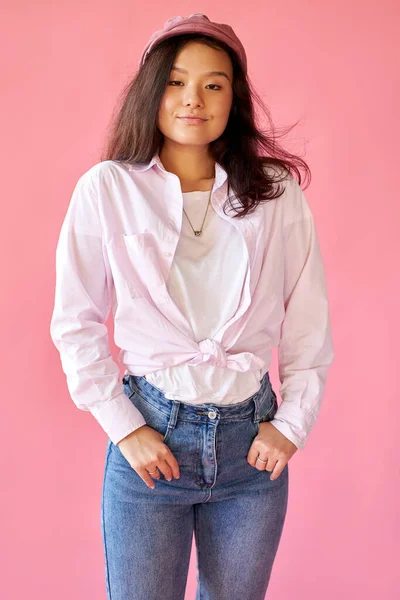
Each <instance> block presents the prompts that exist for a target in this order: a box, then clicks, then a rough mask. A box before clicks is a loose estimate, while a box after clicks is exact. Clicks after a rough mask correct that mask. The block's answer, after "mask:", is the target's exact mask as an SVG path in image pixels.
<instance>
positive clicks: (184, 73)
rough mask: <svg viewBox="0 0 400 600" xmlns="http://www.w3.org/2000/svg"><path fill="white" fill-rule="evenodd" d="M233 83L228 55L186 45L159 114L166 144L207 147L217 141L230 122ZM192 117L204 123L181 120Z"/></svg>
mask: <svg viewBox="0 0 400 600" xmlns="http://www.w3.org/2000/svg"><path fill="white" fill-rule="evenodd" d="M211 71H218V72H220V74H216V73H215V74H209V72H211ZM221 72H222V73H225V75H223V74H221ZM232 83H233V70H232V63H231V59H230V57H229V55H228V54H227V53H226V52H225V51H223V50H217V49H215V48H210V47H209V46H206V45H204V44H199V43H198V42H195V41H193V42H189V43H188V44H186V46H184V48H182V49H181V51H180V52H179V53H178V54H177V56H176V58H175V61H174V65H173V68H172V70H171V73H170V77H169V80H168V83H167V86H166V89H165V92H164V95H163V98H162V100H161V103H160V108H159V112H158V120H157V126H158V128H159V130H160V131H161V133H162V134H163V135H164V137H165V140H164V143H168V144H171V143H176V144H182V145H185V146H188V145H192V146H207V145H208V144H209V143H210V142H212V141H213V140H215V139H217V138H218V137H219V136H220V135H221V134H222V133H223V132H224V130H225V127H226V124H227V122H228V119H229V113H230V110H231V106H232V97H233V92H232ZM189 114H194V115H196V116H198V117H201V118H203V119H205V120H204V121H202V122H201V124H196V123H194V122H193V121H185V120H184V119H182V118H181V117H184V116H186V115H189Z"/></svg>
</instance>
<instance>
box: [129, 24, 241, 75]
mask: <svg viewBox="0 0 400 600" xmlns="http://www.w3.org/2000/svg"><path fill="white" fill-rule="evenodd" d="M182 33H204V34H205V35H210V36H212V37H214V38H216V39H217V40H221V41H222V42H225V44H227V45H228V46H229V47H230V48H232V50H234V51H235V52H236V54H237V56H238V58H239V60H240V61H241V63H242V67H243V69H244V72H245V73H246V72H247V57H246V52H245V49H244V47H243V44H242V42H241V41H240V40H239V38H238V37H237V35H236V34H235V32H234V31H233V29H232V27H230V25H225V24H224V23H213V21H210V19H209V18H208V17H207V15H204V14H202V13H195V14H193V15H189V16H188V17H181V16H178V17H172V18H171V19H168V21H166V22H165V23H164V28H163V29H159V30H158V31H155V32H154V33H153V35H152V36H151V38H150V39H149V41H148V42H147V44H146V46H145V48H144V50H143V53H142V56H141V58H140V66H142V65H143V63H144V61H145V60H146V58H147V55H148V54H149V52H150V51H151V50H152V49H153V48H154V46H156V45H157V44H158V43H159V42H161V41H163V40H166V39H167V38H170V37H174V36H176V35H180V34H182Z"/></svg>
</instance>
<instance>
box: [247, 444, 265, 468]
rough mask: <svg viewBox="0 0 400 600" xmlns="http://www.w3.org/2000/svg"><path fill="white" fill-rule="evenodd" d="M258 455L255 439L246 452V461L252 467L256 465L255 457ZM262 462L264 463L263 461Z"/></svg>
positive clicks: (258, 449) (258, 448)
mask: <svg viewBox="0 0 400 600" xmlns="http://www.w3.org/2000/svg"><path fill="white" fill-rule="evenodd" d="M259 456H260V447H259V446H258V442H257V441H256V440H254V441H253V443H252V445H251V446H250V450H249V452H248V454H247V462H248V463H249V465H251V466H252V467H255V466H256V461H257V458H258V457H259ZM263 464H264V463H263Z"/></svg>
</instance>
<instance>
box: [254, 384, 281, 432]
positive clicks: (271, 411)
mask: <svg viewBox="0 0 400 600" xmlns="http://www.w3.org/2000/svg"><path fill="white" fill-rule="evenodd" d="M271 391H272V394H273V398H272V405H271V406H270V408H268V409H267V411H266V412H264V411H263V413H264V414H262V415H261V417H260V420H259V421H258V423H256V422H255V421H254V420H253V425H254V427H255V430H256V432H257V434H258V433H259V431H260V423H265V422H266V421H272V419H273V418H274V417H275V415H276V411H277V410H278V400H277V397H276V394H275V392H274V391H273V390H272V388H271Z"/></svg>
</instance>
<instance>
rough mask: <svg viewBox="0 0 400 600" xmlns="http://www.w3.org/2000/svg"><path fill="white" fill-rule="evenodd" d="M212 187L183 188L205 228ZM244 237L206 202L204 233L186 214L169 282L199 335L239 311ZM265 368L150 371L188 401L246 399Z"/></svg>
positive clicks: (190, 211)
mask: <svg viewBox="0 0 400 600" xmlns="http://www.w3.org/2000/svg"><path fill="white" fill-rule="evenodd" d="M209 194H210V192H209V191H194V192H184V193H183V206H184V209H185V211H186V213H187V215H188V217H189V219H190V222H191V223H192V225H193V228H194V229H196V230H197V229H201V225H202V222H203V219H204V214H205V211H206V208H207V202H208V198H209ZM247 263H248V256H247V251H246V247H245V243H244V240H243V238H242V236H241V234H240V233H239V231H237V229H236V228H235V226H234V225H232V224H231V223H229V222H228V221H226V220H224V219H223V218H221V217H219V215H218V214H217V213H216V212H215V211H214V209H213V207H212V204H211V203H210V205H209V207H208V212H207V216H206V220H205V222H204V226H203V231H202V233H201V235H199V236H195V235H194V233H193V230H192V228H191V226H190V224H189V222H188V219H187V217H186V215H185V214H183V215H182V230H181V236H180V239H179V242H178V245H177V248H176V253H175V256H174V260H173V263H172V266H171V270H170V273H169V277H168V281H167V288H168V292H169V294H170V296H171V298H172V299H173V301H174V302H175V303H176V305H177V306H178V308H179V309H180V310H181V312H182V314H183V315H184V316H185V318H186V319H187V321H188V323H189V324H190V325H191V327H192V329H193V332H194V336H195V340H196V341H200V340H202V339H203V338H213V337H214V336H215V334H216V333H217V331H218V330H219V329H220V328H221V327H222V326H223V325H224V324H225V323H226V322H227V321H228V320H229V319H230V318H231V317H232V316H233V315H234V314H235V312H236V310H237V308H238V306H239V301H240V297H241V294H242V290H243V286H244V281H245V275H246V271H247V268H248V265H247ZM264 372H265V371H263V372H262V371H261V370H258V371H247V372H243V373H242V372H239V371H233V370H232V369H225V368H221V367H217V366H214V365H211V364H209V363H201V364H199V365H195V366H194V365H188V364H186V363H183V364H181V365H175V366H171V367H166V368H163V369H159V370H158V371H154V372H152V373H148V374H146V379H147V381H149V383H151V384H152V385H154V386H155V387H157V388H158V389H160V390H161V391H162V392H163V393H164V394H165V396H166V398H169V399H170V400H173V399H176V400H180V401H182V402H187V403H189V404H202V403H205V402H211V403H215V404H234V403H236V402H242V401H243V400H245V399H246V398H248V397H249V396H251V395H252V394H254V393H255V392H256V391H257V390H258V389H259V387H260V384H259V382H260V379H261V377H262V376H263V375H264Z"/></svg>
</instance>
